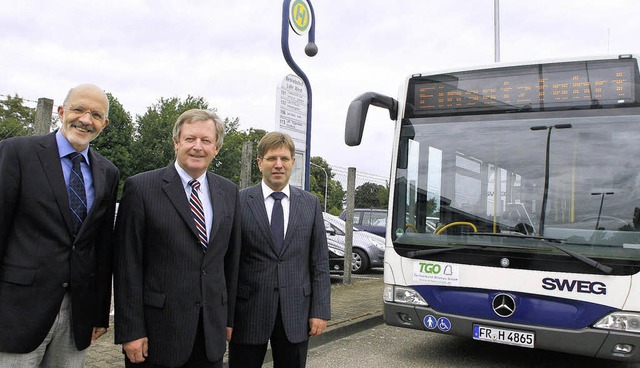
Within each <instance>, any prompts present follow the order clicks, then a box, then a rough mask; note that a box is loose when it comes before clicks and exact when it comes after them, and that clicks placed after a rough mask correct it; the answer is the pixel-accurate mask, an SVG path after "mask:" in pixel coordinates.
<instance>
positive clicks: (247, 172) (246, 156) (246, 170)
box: [240, 141, 253, 189]
mask: <svg viewBox="0 0 640 368" xmlns="http://www.w3.org/2000/svg"><path fill="white" fill-rule="evenodd" d="M252 153H253V146H252V145H251V142H249V141H245V142H243V143H242V162H241V164H240V189H243V188H247V187H248V186H250V185H251V163H252V162H253V157H251V156H253V154H252Z"/></svg>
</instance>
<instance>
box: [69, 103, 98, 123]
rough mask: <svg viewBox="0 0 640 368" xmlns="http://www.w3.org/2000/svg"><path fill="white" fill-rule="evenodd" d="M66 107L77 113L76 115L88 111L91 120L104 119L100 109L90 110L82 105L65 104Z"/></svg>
mask: <svg viewBox="0 0 640 368" xmlns="http://www.w3.org/2000/svg"><path fill="white" fill-rule="evenodd" d="M67 108H68V109H69V111H71V112H72V113H74V114H78V115H84V114H86V113H89V115H90V116H91V119H93V120H95V121H97V122H104V120H105V116H104V113H102V112H100V111H92V110H89V109H86V108H84V107H83V106H67Z"/></svg>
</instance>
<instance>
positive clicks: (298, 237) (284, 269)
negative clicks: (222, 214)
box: [232, 184, 331, 345]
mask: <svg viewBox="0 0 640 368" xmlns="http://www.w3.org/2000/svg"><path fill="white" fill-rule="evenodd" d="M290 188H291V193H290V194H291V197H290V198H289V201H290V202H289V225H288V226H287V233H286V234H285V237H284V243H283V245H282V249H281V250H280V252H276V250H275V245H274V242H273V238H272V236H271V227H270V225H269V218H268V217H267V211H266V209H265V204H264V196H263V194H262V186H261V184H258V185H255V186H252V187H249V188H246V189H243V190H242V191H241V192H240V200H241V203H240V206H241V210H242V256H241V257H240V275H239V281H238V301H237V302H236V316H235V317H236V320H235V327H234V329H233V336H232V341H233V342H235V343H238V344H252V345H255V344H265V343H267V341H268V340H269V337H270V336H271V332H272V330H273V326H274V323H275V320H276V313H277V311H278V307H280V309H281V314H282V321H283V324H284V329H285V332H286V334H287V338H288V339H289V341H290V342H292V343H299V342H302V341H306V340H308V339H309V318H321V319H325V320H328V319H330V317H331V307H330V298H331V280H330V276H329V251H328V248H327V238H326V232H325V228H324V220H323V218H322V210H321V208H320V201H319V200H318V198H317V197H316V196H314V195H313V194H311V193H308V192H305V191H304V190H301V189H299V188H296V187H293V186H292V187H290Z"/></svg>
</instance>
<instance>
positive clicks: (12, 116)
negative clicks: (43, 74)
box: [0, 94, 36, 139]
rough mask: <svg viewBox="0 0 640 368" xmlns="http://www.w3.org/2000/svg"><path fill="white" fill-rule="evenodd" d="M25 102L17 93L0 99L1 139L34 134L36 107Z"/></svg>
mask: <svg viewBox="0 0 640 368" xmlns="http://www.w3.org/2000/svg"><path fill="white" fill-rule="evenodd" d="M23 103H24V100H23V99H22V98H21V97H19V96H18V95H17V94H16V95H14V96H13V97H11V96H7V99H6V100H0V139H5V138H10V137H17V136H21V135H31V134H33V122H34V121H35V117H36V109H33V108H30V107H26V106H24V105H23Z"/></svg>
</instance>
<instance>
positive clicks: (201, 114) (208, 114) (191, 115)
mask: <svg viewBox="0 0 640 368" xmlns="http://www.w3.org/2000/svg"><path fill="white" fill-rule="evenodd" d="M207 120H213V123H214V124H215V126H216V138H217V140H216V148H220V147H222V142H223V141H224V122H223V121H222V120H221V119H220V117H218V115H217V114H216V113H215V112H213V111H211V110H203V109H191V110H187V111H185V112H183V113H182V114H180V116H178V120H176V123H175V124H174V125H173V141H174V142H178V141H179V140H180V133H181V132H182V126H183V125H184V123H187V122H189V123H190V122H194V121H207Z"/></svg>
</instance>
